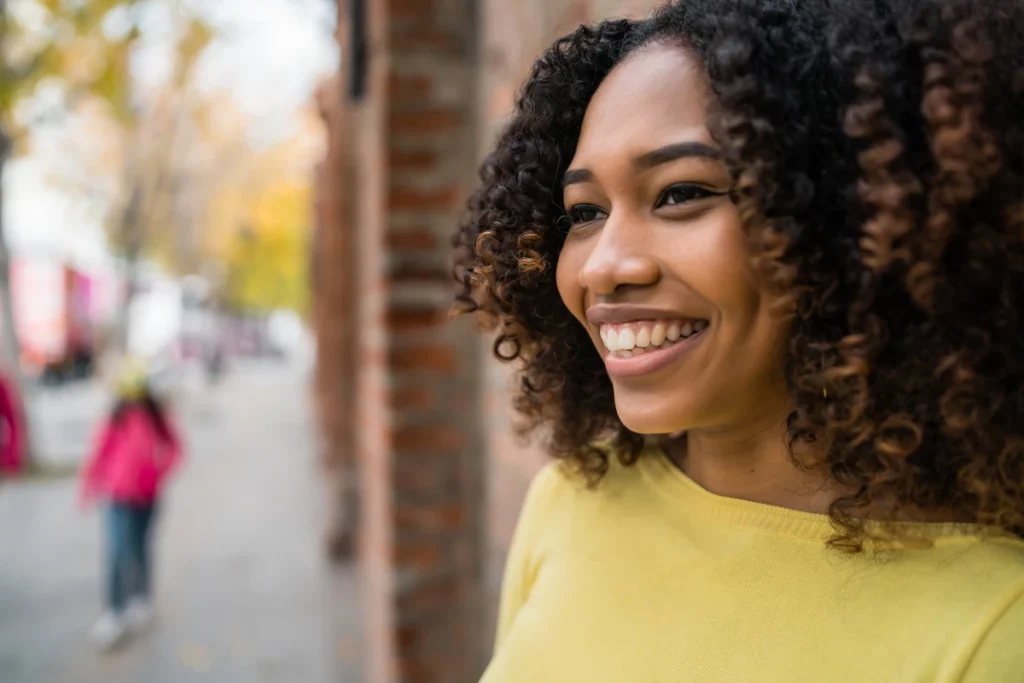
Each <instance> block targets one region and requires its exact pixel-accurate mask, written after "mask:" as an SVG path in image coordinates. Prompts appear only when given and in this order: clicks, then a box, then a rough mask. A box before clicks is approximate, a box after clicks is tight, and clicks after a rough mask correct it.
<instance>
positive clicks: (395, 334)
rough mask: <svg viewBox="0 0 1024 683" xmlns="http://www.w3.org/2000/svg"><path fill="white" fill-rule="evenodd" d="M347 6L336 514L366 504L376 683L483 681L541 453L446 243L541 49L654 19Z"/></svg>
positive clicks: (601, 5)
mask: <svg viewBox="0 0 1024 683" xmlns="http://www.w3.org/2000/svg"><path fill="white" fill-rule="evenodd" d="M338 1H339V24H338V42H339V45H340V48H341V51H342V59H341V63H342V65H343V67H342V70H341V72H340V73H339V74H338V75H337V77H336V78H335V79H334V80H332V81H331V82H330V83H327V84H325V85H324V87H323V88H322V89H321V92H320V95H319V96H320V101H321V110H322V111H323V112H324V117H325V120H326V121H327V124H328V126H327V127H328V130H329V131H330V133H329V138H330V149H329V152H328V155H327V158H326V159H325V161H324V164H323V165H322V166H321V169H320V171H319V174H318V188H319V190H318V193H317V197H318V199H317V202H318V212H317V216H318V226H317V240H316V242H317V249H316V254H315V258H316V267H315V268H314V271H315V273H316V282H315V285H316V287H317V297H316V300H317V309H316V310H317V313H316V319H317V328H318V337H319V342H320V357H319V360H320V365H319V372H318V381H317V396H318V403H319V405H320V407H321V422H322V424H323V435H324V438H323V443H324V461H325V463H326V464H327V465H328V467H329V469H328V471H329V472H330V473H331V476H330V479H331V481H332V482H333V484H332V486H334V487H335V490H336V491H337V492H338V493H337V495H336V496H335V499H336V501H337V502H338V505H337V507H338V509H337V510H336V518H335V520H349V519H351V518H352V517H351V516H350V515H348V514H347V513H346V507H347V506H350V505H351V503H345V502H344V501H345V500H349V498H347V496H349V495H350V492H351V491H353V490H356V489H357V490H358V493H359V503H358V509H359V515H358V524H359V539H360V540H359V561H360V564H361V568H362V575H363V579H364V581H363V586H364V589H363V595H362V600H363V603H364V610H363V611H364V613H365V614H366V615H367V616H366V628H365V632H366V637H367V649H366V657H367V662H366V665H367V666H366V668H367V672H368V673H367V678H368V680H371V681H375V682H382V683H383V682H388V683H390V682H391V681H402V682H406V683H419V682H428V681H430V682H434V681H437V682H441V681H444V682H453V683H460V682H463V681H465V682H469V681H475V680H477V679H478V678H479V675H480V673H481V672H482V669H483V666H484V665H485V664H486V661H487V658H488V656H489V654H490V649H491V640H492V633H493V622H494V605H495V603H496V596H497V591H498V589H499V586H500V579H501V569H502V566H503V563H504V558H505V552H506V549H507V547H508V543H509V540H510V538H511V534H512V530H513V529H514V525H515V520H516V517H517V514H518V510H519V506H520V504H521V502H522V498H523V495H524V493H525V491H526V487H527V485H528V484H529V481H530V479H531V478H532V476H533V475H534V474H535V473H536V471H537V469H538V468H539V467H540V466H541V465H542V464H543V462H544V455H543V453H541V452H540V451H539V450H538V449H537V448H535V447H531V446H529V445H528V444H523V443H519V442H518V441H517V439H516V438H515V437H514V436H513V433H512V431H511V422H510V415H509V412H508V404H509V395H510V389H511V383H510V382H511V380H512V375H511V369H510V368H508V367H505V366H501V365H499V364H498V363H497V362H496V361H494V360H492V359H491V357H490V342H488V341H485V340H482V339H480V338H479V337H478V336H477V335H476V334H475V333H474V329H473V323H472V321H469V320H455V321H452V320H450V318H449V310H450V307H451V303H452V292H453V283H452V280H451V276H450V266H449V258H450V255H449V245H450V236H451V234H452V232H453V231H454V229H455V226H456V225H457V223H458V219H459V216H460V213H461V211H462V207H463V205H464V202H465V199H466V197H467V195H468V194H469V192H470V190H471V188H472V186H473V183H474V179H475V172H476V167H477V164H478V162H479V160H480V158H481V157H482V156H483V154H484V153H485V152H486V150H487V149H488V147H489V145H490V143H491V141H492V140H493V138H494V136H495V134H496V133H497V132H498V131H499V130H500V128H501V125H502V123H503V121H504V120H505V119H506V117H507V116H508V115H509V113H510V112H511V110H512V106H513V103H514V98H515V93H516V91H517V90H518V88H519V86H520V85H521V83H522V80H523V78H524V77H525V76H526V74H527V73H528V71H529V68H530V65H531V64H532V62H533V60H534V59H535V58H536V57H537V56H538V55H539V54H540V52H541V51H542V50H543V49H544V48H545V47H546V46H547V45H549V44H550V43H551V42H552V41H553V40H554V39H555V38H556V37H558V36H559V35H561V34H563V33H566V32H568V31H570V30H572V29H573V28H575V27H576V26H577V25H579V24H580V23H584V22H590V21H595V20H597V19H600V18H603V17H612V16H637V15H642V14H643V13H645V12H646V11H648V9H649V8H650V7H651V6H652V5H654V4H655V3H654V2H653V1H651V0H634V1H632V2H628V1H624V0H338ZM345 482H350V483H351V482H356V483H357V486H352V485H350V484H346V483H345ZM335 520H332V521H335ZM344 524H345V522H339V523H338V524H336V525H335V527H333V528H334V529H335V532H336V533H335V534H334V535H335V536H336V537H337V538H335V540H338V539H339V538H341V539H342V540H344V535H345V534H344V531H343V527H344ZM338 529H342V531H338ZM341 545H342V546H343V545H344V543H343V542H342V543H341Z"/></svg>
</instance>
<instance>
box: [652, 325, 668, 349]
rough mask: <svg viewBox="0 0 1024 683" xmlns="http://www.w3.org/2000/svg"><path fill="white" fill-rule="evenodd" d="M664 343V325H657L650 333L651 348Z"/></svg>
mask: <svg viewBox="0 0 1024 683" xmlns="http://www.w3.org/2000/svg"><path fill="white" fill-rule="evenodd" d="M664 343H665V325H664V324H663V323H658V324H657V325H655V326H654V330H652V331H651V346H661V345H662V344H664Z"/></svg>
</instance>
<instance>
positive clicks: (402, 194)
mask: <svg viewBox="0 0 1024 683" xmlns="http://www.w3.org/2000/svg"><path fill="white" fill-rule="evenodd" d="M458 198H459V189H458V188H457V187H454V186H452V187H446V188H444V189H441V190H416V189H413V188H411V187H392V188H391V192H390V194H389V196H388V206H389V207H390V209H391V210H392V211H444V210H446V209H451V208H453V207H454V206H455V204H456V202H457V201H458Z"/></svg>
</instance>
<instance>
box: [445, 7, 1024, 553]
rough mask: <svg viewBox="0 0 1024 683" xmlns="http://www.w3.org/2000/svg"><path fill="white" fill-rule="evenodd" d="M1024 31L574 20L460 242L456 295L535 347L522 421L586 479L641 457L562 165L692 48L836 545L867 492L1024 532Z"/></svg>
mask: <svg viewBox="0 0 1024 683" xmlns="http://www.w3.org/2000/svg"><path fill="white" fill-rule="evenodd" d="M1022 36H1024V9H1022V8H1020V7H1016V6H1014V5H1013V4H1012V3H1000V2H998V0H894V1H890V2H880V1H875V0H843V1H842V2H829V0H686V1H685V2H677V3H672V4H670V5H668V6H666V7H664V8H663V9H661V10H660V11H658V12H657V13H656V14H655V15H653V16H652V17H651V18H650V19H647V20H644V21H639V22H630V21H609V22H604V23H601V24H599V25H597V26H594V27H587V26H584V27H580V28H579V29H578V30H576V31H575V32H574V33H572V34H570V35H568V36H565V37H563V38H561V39H559V40H558V41H556V42H555V44H554V45H553V46H552V47H551V48H550V49H548V50H547V51H546V52H545V53H544V54H543V55H542V56H541V57H540V59H539V60H538V61H537V63H536V64H535V66H534V68H533V71H532V74H531V75H530V78H529V80H528V81H527V83H526V85H525V87H524V88H523V90H522V92H521V93H520V96H519V98H518V100H517V105H516V109H515V112H514V115H513V116H512V118H511V120H510V122H509V124H508V126H507V128H506V129H505V131H504V133H503V134H502V135H501V136H500V138H499V139H498V141H497V144H496V147H495V150H494V152H493V153H492V154H490V155H489V156H488V157H487V158H486V159H485V161H484V163H483V165H482V168H481V172H480V184H479V186H478V188H477V189H476V192H475V193H474V194H473V196H472V198H471V199H470V202H469V207H468V208H469V210H468V214H467V217H466V219H465V220H464V222H463V223H462V225H461V226H460V227H459V230H458V231H457V233H456V235H455V238H454V246H455V277H456V279H457V281H458V283H459V290H460V291H459V293H458V297H457V300H458V308H459V310H460V311H462V312H473V313H476V314H478V316H479V317H480V319H481V320H482V321H483V322H484V324H485V325H486V326H487V327H488V328H489V329H492V330H497V339H496V341H495V345H494V351H495V354H496V355H497V356H498V357H499V358H500V359H502V360H504V361H517V362H518V363H519V364H520V365H519V369H520V375H519V377H520V390H519V392H518V394H517V396H516V397H515V399H514V405H515V407H516V409H517V410H518V412H519V414H520V415H521V416H522V418H523V423H522V427H523V429H524V430H526V431H531V430H534V429H536V428H538V427H542V426H543V427H546V428H548V429H549V430H550V432H549V440H550V441H549V447H550V450H551V451H552V453H553V454H554V455H555V456H556V457H560V458H565V459H570V460H573V461H575V462H576V463H577V464H578V466H579V468H580V469H581V470H582V471H583V472H584V473H585V474H586V475H587V476H588V477H589V478H590V479H591V480H592V481H595V480H597V479H599V478H600V477H601V476H602V475H603V474H604V472H605V471H606V470H607V467H608V458H609V457H610V456H609V452H612V453H615V454H616V456H617V457H618V458H620V459H621V461H622V462H623V464H625V465H629V464H632V463H634V462H636V460H637V459H638V458H639V457H641V456H640V454H641V451H642V443H643V437H642V436H640V435H638V434H634V433H632V432H630V431H629V430H628V429H626V428H625V427H624V426H623V425H622V423H621V422H620V421H619V420H618V418H617V416H616V412H615V405H614V401H613V396H612V387H611V383H610V380H609V378H608V376H607V373H606V372H605V369H604V365H603V362H602V360H601V358H600V357H599V355H598V352H597V350H596V349H595V348H594V346H593V344H592V343H591V341H590V339H589V337H588V336H587V334H586V332H585V330H583V329H582V326H581V325H579V324H578V322H577V321H576V320H575V319H574V318H573V317H572V316H571V314H570V313H569V312H568V310H566V308H565V307H564V306H563V304H562V302H561V299H560V297H559V294H558V291H557V288H556V284H555V267H556V264H557V261H558V257H559V252H560V250H561V248H562V245H563V242H564V239H565V230H564V221H565V207H564V205H563V203H562V198H561V178H562V176H563V174H564V172H565V170H566V167H567V165H568V163H569V162H570V160H571V159H572V158H573V156H574V153H575V146H576V142H577V139H578V137H579V134H580V129H581V124H582V121H583V116H584V113H585V111H586V108H587V105H588V103H589V101H590V98H591V97H592V96H593V94H594V92H595V91H596V89H597V87H598V86H599V85H600V83H601V81H602V79H603V78H604V77H605V76H606V75H607V74H608V73H609V72H610V71H611V69H612V68H614V67H615V65H616V64H618V63H620V62H621V61H622V60H623V59H624V58H625V57H626V56H627V55H629V54H631V53H632V52H633V51H635V50H638V49H640V48H642V47H643V46H645V45H649V44H652V43H669V44H676V45H679V46H680V47H681V48H683V49H686V50H688V51H690V52H691V53H692V54H693V55H695V57H696V58H697V59H698V60H699V62H700V63H702V65H703V67H704V69H705V71H706V74H707V79H708V81H709V83H710V86H711V88H712V90H713V92H714V93H715V95H716V102H715V104H714V106H713V107H712V111H710V112H709V114H708V126H709V130H710V131H711V132H712V134H713V136H714V138H715V139H716V140H717V141H718V143H719V145H720V146H721V150H722V154H723V158H724V159H725V163H726V165H727V167H728V169H729V171H730V173H731V175H732V178H733V182H734V185H733V190H732V199H733V201H734V202H735V203H736V205H737V207H738V209H739V212H740V216H741V219H742V224H743V226H744V230H745V231H746V234H747V236H748V238H749V242H750V246H751V253H752V258H753V260H754V263H755V266H756V267H757V270H758V272H759V274H760V275H761V278H762V280H763V282H764V283H766V286H767V287H768V288H769V289H770V290H771V291H772V292H773V293H775V294H777V298H778V301H779V306H780V312H781V314H782V315H786V316H789V317H790V319H791V333H790V340H789V346H788V352H787V357H786V365H785V367H786V374H787V379H788V382H789V385H790V388H791V391H792V396H793V405H794V410H793V412H792V414H791V415H790V418H789V422H788V429H789V437H790V443H791V446H792V445H794V444H796V443H801V442H811V443H816V444H818V445H819V446H820V447H819V448H815V449H806V450H808V451H810V452H811V453H812V455H808V456H805V457H804V456H802V457H801V459H800V461H799V462H797V464H798V465H801V466H805V467H811V466H822V465H823V466H825V467H827V469H828V471H829V472H830V473H831V476H832V478H833V479H834V480H835V481H836V482H837V483H838V484H839V485H841V486H842V488H843V490H844V491H846V492H847V493H845V494H844V495H842V496H840V497H839V498H837V499H836V500H835V501H834V502H833V504H832V505H831V508H830V511H829V512H830V515H831V517H832V519H833V522H834V524H835V526H836V529H837V533H836V536H835V537H834V538H833V540H832V542H833V544H835V545H838V546H842V547H847V548H851V549H858V548H860V547H861V545H862V542H863V540H864V539H865V538H867V537H868V536H869V534H868V533H867V531H866V528H865V523H864V521H863V519H862V518H861V517H862V516H860V515H858V512H860V511H862V510H866V509H871V510H872V511H876V510H879V509H881V510H883V511H884V514H883V516H884V517H886V518H888V519H896V518H898V517H899V516H900V515H901V513H902V512H903V511H905V510H907V509H918V510H932V511H936V510H938V511H943V513H945V514H948V515H949V516H950V517H951V518H952V519H956V520H965V521H971V522H976V523H980V524H988V525H993V526H997V527H1001V528H1002V529H1005V530H1008V531H1010V532H1012V533H1016V534H1021V533H1022V532H1024V329H1022V328H1021V325H1020V320H1019V313H1018V312H1019V311H1020V305H1021V303H1020V302H1021V301H1024V298H1022V297H1024V193H1022V189H1024V177H1022V174H1024V98H1022V97H1021V93H1022V90H1024V67H1021V66H1020V64H1021V62H1020V60H1019V58H1018V57H1017V55H1018V54H1020V53H1021V52H1022V51H1024V45H1022V44H1021V42H1022ZM602 441H608V442H610V443H612V444H613V447H612V448H610V449H604V448H599V447H597V446H596V444H598V443H601V442H602ZM791 451H793V452H796V451H795V450H794V449H792V448H791ZM796 460H797V458H796V456H795V455H794V461H796Z"/></svg>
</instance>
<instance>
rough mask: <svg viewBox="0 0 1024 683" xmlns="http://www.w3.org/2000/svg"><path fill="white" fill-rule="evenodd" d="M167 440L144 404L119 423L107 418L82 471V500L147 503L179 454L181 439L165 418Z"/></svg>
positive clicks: (156, 492) (152, 498)
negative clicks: (168, 433)
mask: <svg viewBox="0 0 1024 683" xmlns="http://www.w3.org/2000/svg"><path fill="white" fill-rule="evenodd" d="M167 428H168V430H170V431H171V435H170V436H171V438H170V440H169V441H168V440H166V439H164V438H161V436H160V433H159V432H158V431H157V428H156V426H155V425H154V424H153V421H152V419H151V418H150V416H149V415H148V414H147V413H146V411H145V409H144V408H141V407H133V408H129V409H128V411H127V412H126V413H125V414H124V415H123V416H122V418H121V420H120V422H119V423H118V424H113V423H112V422H110V421H109V420H108V421H107V422H106V423H104V425H103V426H102V428H101V429H100V431H99V436H98V438H97V440H96V445H95V447H94V448H93V451H92V454H91V455H90V457H89V460H88V462H87V464H86V466H85V469H84V470H83V472H82V491H81V493H82V495H81V499H82V502H83V503H88V502H90V501H92V500H93V499H94V498H96V497H98V496H102V497H105V498H111V499H113V500H116V501H119V502H125V503H139V504H143V505H147V504H150V503H153V502H154V501H155V500H156V498H157V495H158V494H159V493H160V489H161V485H162V484H163V482H164V481H165V479H166V478H167V475H168V474H169V473H170V472H171V471H172V470H173V469H174V468H175V466H177V465H178V463H179V462H180V460H181V458H182V452H181V441H180V440H179V439H178V436H177V434H175V433H174V430H173V428H172V426H171V424H170V420H169V419H168V420H167Z"/></svg>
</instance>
